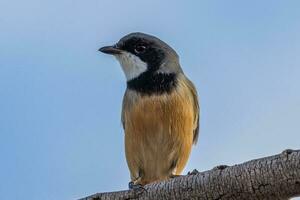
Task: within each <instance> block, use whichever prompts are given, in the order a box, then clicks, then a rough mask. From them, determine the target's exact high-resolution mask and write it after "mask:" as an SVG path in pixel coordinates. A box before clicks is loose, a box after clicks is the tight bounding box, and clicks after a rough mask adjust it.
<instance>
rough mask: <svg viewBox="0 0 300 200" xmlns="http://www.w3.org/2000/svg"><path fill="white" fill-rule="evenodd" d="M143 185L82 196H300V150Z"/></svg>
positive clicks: (216, 199)
mask: <svg viewBox="0 0 300 200" xmlns="http://www.w3.org/2000/svg"><path fill="white" fill-rule="evenodd" d="M144 188H145V190H143V189H138V190H125V191H118V192H106V193H98V194H95V195H92V196H89V197H86V198H83V199H81V200H100V199H120V200H125V199H126V200H130V199H140V200H146V199H147V200H148V199H149V200H152V199H201V200H202V199H203V200H243V199H244V200H252V199H259V200H287V199H289V198H292V197H296V196H300V150H295V151H294V150H285V151H283V152H282V153H281V154H278V155H274V156H270V157H265V158H260V159H256V160H251V161H248V162H245V163H242V164H238V165H234V166H231V167H229V166H219V167H215V168H214V169H212V170H208V171H205V172H200V173H199V172H197V173H193V174H192V175H185V176H180V177H178V178H173V179H169V180H167V181H162V182H158V183H151V184H148V185H146V186H145V187H144Z"/></svg>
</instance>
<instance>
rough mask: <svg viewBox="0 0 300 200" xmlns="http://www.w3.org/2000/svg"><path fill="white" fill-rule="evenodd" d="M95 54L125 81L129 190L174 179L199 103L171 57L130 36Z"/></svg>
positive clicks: (194, 131)
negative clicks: (114, 63) (113, 62)
mask: <svg viewBox="0 0 300 200" xmlns="http://www.w3.org/2000/svg"><path fill="white" fill-rule="evenodd" d="M99 51H101V52H103V53H105V54H110V55H113V56H114V57H115V58H116V59H117V60H118V61H119V63H120V65H121V68H122V69H123V72H124V74H125V77H126V85H127V87H126V91H125V94H124V97H123V103H122V114H121V121H122V125H123V129H124V132H125V134H124V137H125V156H126V161H127V165H128V168H129V171H130V178H131V181H130V182H129V188H130V189H134V188H135V187H143V186H144V185H146V184H149V183H152V182H159V181H163V180H167V179H169V178H173V177H176V176H180V174H181V172H182V171H183V169H184V167H185V165H186V163H187V161H188V158H189V156H190V153H191V149H192V146H193V144H196V143H197V140H198V135H199V109H200V107H199V102H198V95H197V91H196V88H195V86H194V84H193V83H192V82H191V81H190V80H189V79H188V78H187V76H186V75H185V74H184V72H183V70H182V68H181V66H180V62H179V56H178V54H177V53H176V51H175V50H174V49H173V48H172V47H171V46H169V45H168V44H167V43H165V42H163V41H162V40H160V39H159V38H157V37H155V36H153V35H149V34H146V33H141V32H134V33H130V34H128V35H126V36H124V37H122V38H121V39H120V40H119V41H118V42H117V43H116V44H114V45H112V46H104V47H102V48H100V49H99Z"/></svg>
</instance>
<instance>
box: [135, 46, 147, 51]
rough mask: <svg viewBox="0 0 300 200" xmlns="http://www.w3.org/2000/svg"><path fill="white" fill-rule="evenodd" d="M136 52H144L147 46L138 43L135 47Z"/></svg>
mask: <svg viewBox="0 0 300 200" xmlns="http://www.w3.org/2000/svg"><path fill="white" fill-rule="evenodd" d="M134 51H135V53H144V52H145V51H146V46H144V45H137V46H136V47H135V48H134Z"/></svg>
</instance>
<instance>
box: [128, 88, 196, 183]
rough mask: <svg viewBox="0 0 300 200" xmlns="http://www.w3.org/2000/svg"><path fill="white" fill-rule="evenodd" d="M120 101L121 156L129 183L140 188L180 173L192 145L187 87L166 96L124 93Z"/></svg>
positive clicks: (190, 106)
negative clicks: (123, 157)
mask: <svg viewBox="0 0 300 200" xmlns="http://www.w3.org/2000/svg"><path fill="white" fill-rule="evenodd" d="M130 93H131V94H130ZM126 98H127V99H126ZM124 101H126V102H125V103H124V104H123V118H124V128H125V153H126V159H127V164H128V166H129V169H130V173H131V179H132V181H135V183H137V184H142V185H144V184H147V183H150V182H154V181H159V180H164V179H167V178H168V177H170V176H171V175H178V174H180V173H181V171H182V170H183V168H184V166H185V165H186V162H187V160H188V157H189V155H190V152H191V147H192V144H193V130H194V110H193V109H194V107H193V98H192V96H191V94H190V91H189V90H188V87H185V84H179V86H178V87H177V88H176V89H175V90H174V91H173V92H171V93H169V94H163V95H151V96H146V95H145V96H140V95H138V94H134V92H133V91H127V92H126V94H125V97H124Z"/></svg>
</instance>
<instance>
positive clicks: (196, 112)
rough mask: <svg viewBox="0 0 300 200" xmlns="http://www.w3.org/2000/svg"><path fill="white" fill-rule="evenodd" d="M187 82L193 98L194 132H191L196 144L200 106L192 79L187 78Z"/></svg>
mask: <svg viewBox="0 0 300 200" xmlns="http://www.w3.org/2000/svg"><path fill="white" fill-rule="evenodd" d="M187 82H188V84H187V85H188V87H189V89H190V91H191V94H192V98H193V106H194V132H193V134H194V135H193V143H194V144H196V143H197V141H198V136H199V120H200V114H199V113H200V106H199V103H198V95H197V90H196V88H195V86H194V84H193V83H192V81H190V80H189V79H188V78H187Z"/></svg>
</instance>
